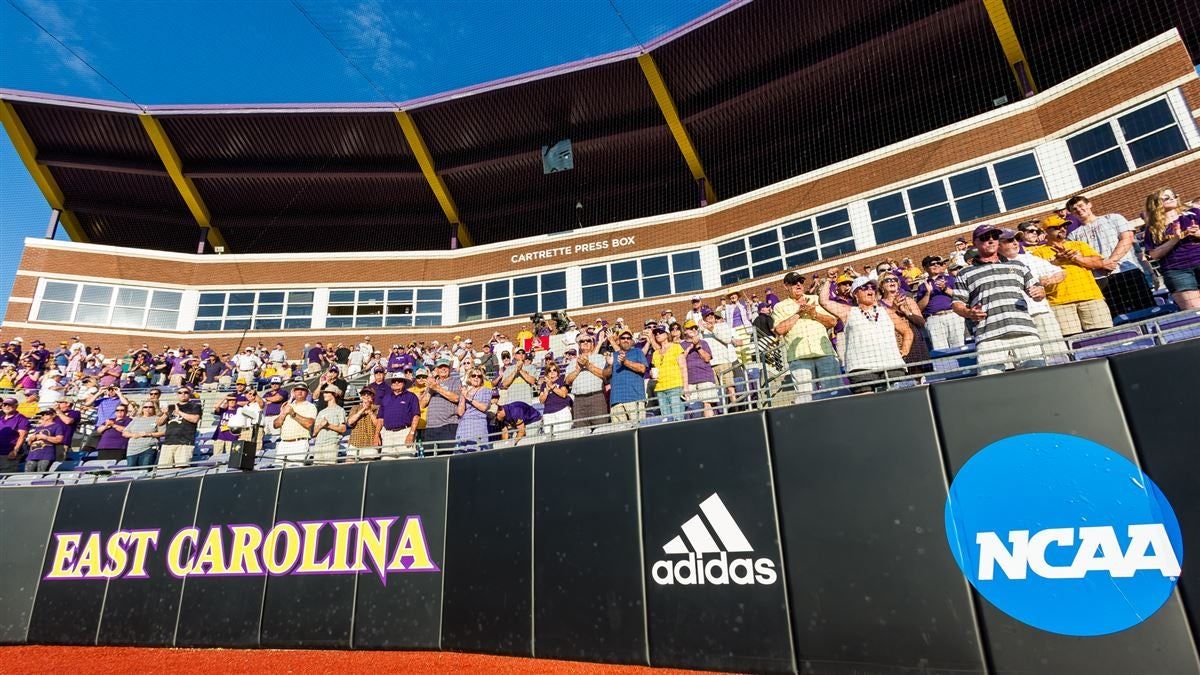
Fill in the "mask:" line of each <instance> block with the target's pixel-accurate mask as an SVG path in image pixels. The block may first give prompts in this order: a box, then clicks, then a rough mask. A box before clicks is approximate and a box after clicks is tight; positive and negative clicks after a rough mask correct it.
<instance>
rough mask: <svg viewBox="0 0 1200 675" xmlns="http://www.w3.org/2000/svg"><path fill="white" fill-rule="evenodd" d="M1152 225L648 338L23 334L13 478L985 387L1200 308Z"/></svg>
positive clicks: (963, 259) (1194, 234)
mask: <svg viewBox="0 0 1200 675" xmlns="http://www.w3.org/2000/svg"><path fill="white" fill-rule="evenodd" d="M1143 220H1144V230H1143V232H1142V233H1141V235H1140V237H1139V236H1138V235H1137V233H1136V232H1135V228H1134V227H1133V225H1132V224H1130V222H1129V221H1128V220H1126V219H1125V218H1124V217H1122V216H1120V215H1118V214H1111V213H1110V214H1104V215H1098V214H1097V213H1096V210H1095V209H1094V208H1093V206H1092V204H1091V202H1090V201H1089V200H1088V199H1087V198H1086V197H1084V196H1076V197H1072V198H1071V199H1070V200H1069V201H1068V202H1067V204H1066V206H1065V207H1064V208H1063V209H1062V210H1060V211H1058V212H1056V213H1052V214H1048V215H1047V216H1045V217H1044V218H1041V219H1038V220H1029V221H1026V222H1022V223H1020V224H1019V226H1018V227H1017V228H1016V229H1008V228H1000V227H995V226H992V225H988V224H984V225H980V226H978V227H976V228H975V229H974V231H973V233H972V236H971V238H970V241H968V240H967V239H966V238H962V239H959V240H958V241H956V242H955V243H954V247H953V250H951V251H949V252H948V253H947V255H946V256H945V257H941V256H935V255H931V256H927V257H925V258H924V259H923V260H921V261H920V264H919V265H918V264H916V263H914V261H912V260H910V259H907V258H906V259H902V260H900V261H898V262H897V261H895V260H885V261H880V262H878V263H877V264H875V265H868V266H864V267H863V268H862V269H861V270H854V269H852V268H850V267H844V268H834V269H830V270H827V271H826V272H825V273H823V274H819V275H815V277H813V278H809V277H806V276H805V275H803V274H800V273H798V272H789V273H787V274H786V275H785V276H784V278H783V287H784V292H783V297H782V298H780V297H778V296H776V295H775V294H774V293H773V292H772V291H771V290H770V289H767V290H766V292H765V294H764V297H763V298H762V299H761V300H760V299H759V298H758V297H757V295H754V294H752V295H751V296H750V297H749V298H745V297H743V295H742V293H740V292H738V291H734V292H730V293H728V294H726V295H724V296H723V297H720V298H716V299H714V300H712V301H710V302H705V300H704V299H703V298H701V297H695V298H693V299H692V302H691V308H690V309H689V310H688V312H687V313H686V315H685V316H683V317H682V318H676V317H675V316H674V314H673V312H672V311H671V310H669V309H668V310H662V311H661V312H660V313H659V315H658V316H656V317H651V318H648V319H646V320H644V321H642V322H641V323H640V325H635V324H632V323H627V322H626V321H625V320H624V319H623V318H616V319H615V320H614V321H613V322H612V323H609V322H608V321H606V320H604V319H599V320H596V321H595V323H593V324H590V325H582V326H581V325H577V324H576V323H574V322H572V321H570V319H569V318H567V317H566V316H565V315H564V314H558V315H554V316H541V315H539V316H537V317H535V318H534V321H533V325H531V326H530V327H529V328H528V329H525V330H522V331H521V332H520V333H518V334H516V335H514V336H513V337H512V338H511V339H510V338H509V336H507V335H505V334H503V333H500V332H496V333H494V334H493V335H492V337H491V339H490V340H489V341H488V342H486V343H484V344H480V345H475V344H474V343H473V340H472V339H471V338H462V337H460V336H455V337H454V338H453V339H451V340H448V341H446V342H445V343H442V342H440V341H438V340H432V341H429V342H426V341H420V340H413V341H409V342H407V343H401V342H397V343H395V344H392V345H390V347H389V348H386V349H384V348H381V347H379V346H377V345H375V344H373V343H372V338H371V336H365V337H364V338H363V339H362V341H361V342H359V343H358V344H355V345H347V344H343V343H336V344H335V343H329V344H323V343H320V342H318V343H316V344H315V345H311V346H306V347H305V349H304V353H303V354H299V355H295V357H298V358H293V355H289V354H288V353H287V352H286V350H285V349H284V346H283V345H282V344H276V345H274V346H273V347H269V346H267V345H265V344H263V343H261V342H260V343H258V344H256V345H251V346H247V347H245V348H244V349H242V350H240V351H238V352H237V353H218V352H217V351H216V350H214V349H212V348H211V347H210V346H209V345H208V344H201V345H200V348H199V350H198V351H193V350H192V349H189V348H185V347H182V346H181V347H177V348H171V347H169V346H167V345H164V346H163V348H162V349H161V350H159V351H158V352H157V353H155V351H154V350H151V349H150V348H149V347H148V346H147V345H142V346H141V347H140V348H136V349H132V350H129V351H128V352H127V353H126V354H122V355H119V356H118V355H110V354H106V353H105V352H104V349H103V347H101V346H100V345H85V344H83V343H82V342H80V341H79V340H78V339H77V338H76V339H74V340H73V341H63V342H61V343H60V344H59V345H58V346H57V348H54V349H52V347H51V346H50V345H47V344H44V343H42V342H40V341H38V340H34V341H32V342H31V343H30V344H29V345H25V344H24V341H23V340H22V339H20V338H16V339H14V340H12V341H11V342H9V343H8V344H7V345H5V346H4V350H3V351H2V352H0V391H12V392H13V394H8V393H4V394H0V396H3V400H2V403H0V472H10V471H15V470H17V468H18V467H19V465H20V463H21V462H22V461H24V465H25V468H26V470H28V471H45V470H46V469H47V468H48V467H49V466H50V465H51V464H52V463H53V462H54V461H57V460H62V459H64V458H65V457H66V456H67V453H68V451H69V450H72V451H73V449H74V448H75V447H76V446H78V447H79V451H80V452H90V451H93V450H94V451H95V452H97V454H98V455H99V457H100V458H102V459H104V458H108V459H126V460H127V463H128V464H129V465H131V466H146V465H152V464H156V463H157V464H158V465H160V466H172V465H180V464H186V463H187V462H189V461H191V460H192V458H193V452H194V450H195V447H196V441H197V434H198V432H199V431H200V430H201V429H204V430H205V433H208V432H207V429H208V428H209V427H211V428H212V432H211V433H212V436H211V441H212V447H213V451H214V453H215V454H225V453H227V452H229V451H230V450H232V449H233V448H234V445H235V444H236V443H252V444H256V445H257V446H258V447H259V448H261V447H262V443H263V440H264V439H271V440H273V441H275V454H276V456H277V457H278V458H280V459H281V460H282V461H284V462H285V463H287V464H299V463H305V462H316V463H331V462H335V461H337V459H338V456H339V452H340V449H341V447H342V445H343V442H344V443H345V445H347V446H348V448H349V449H350V452H351V453H352V454H353V455H354V456H356V457H359V458H373V457H380V456H382V457H410V456H420V455H421V454H422V453H423V452H425V451H426V449H427V448H429V447H439V448H446V447H453V448H456V449H457V450H459V451H471V450H477V449H486V448H488V447H489V446H490V444H491V442H492V439H494V438H496V437H497V436H499V437H501V438H505V439H507V438H510V437H513V438H516V439H520V438H522V437H524V436H525V435H526V434H531V433H535V432H537V431H539V430H541V431H548V432H552V433H562V432H564V431H566V430H568V429H572V428H586V427H592V426H599V425H605V424H612V423H615V424H622V423H636V422H639V421H641V420H643V419H645V418H646V417H647V416H655V417H660V418H664V419H666V420H675V419H682V418H684V417H692V416H695V417H699V416H705V417H708V416H712V415H715V414H720V413H723V412H727V411H732V410H737V409H739V408H740V407H742V406H745V405H750V404H752V403H754V402H756V401H757V402H762V401H765V400H772V399H774V397H776V396H778V395H779V394H780V387H779V386H778V385H779V384H783V383H784V382H786V386H787V388H788V390H789V395H790V398H789V399H788V400H789V401H790V400H810V399H812V398H821V397H825V396H830V395H834V394H837V393H839V392H855V393H859V392H866V391H872V390H880V389H884V388H889V387H896V386H912V385H913V384H916V383H917V382H919V381H920V378H921V376H922V375H923V374H924V373H927V372H929V370H930V369H931V366H930V360H929V359H930V356H931V354H932V355H934V356H936V355H938V354H942V353H946V352H947V351H954V350H956V349H961V348H964V347H965V346H967V345H968V343H970V342H973V343H974V349H975V352H976V355H977V360H978V368H979V372H980V373H981V374H991V373H996V372H1001V371H1003V370H1005V369H1008V368H1016V367H1025V366H1032V365H1040V364H1044V363H1047V362H1055V361H1056V360H1064V359H1065V358H1066V354H1067V347H1066V344H1065V342H1064V340H1065V338H1068V337H1071V336H1074V335H1077V334H1079V333H1083V332H1085V331H1090V330H1097V329H1103V328H1108V327H1111V326H1112V325H1113V316H1114V315H1119V314H1124V313H1128V312H1133V311H1137V310H1139V309H1142V308H1145V307H1149V306H1152V305H1153V304H1154V302H1155V301H1154V298H1153V297H1152V295H1151V292H1152V289H1153V288H1154V287H1155V286H1156V285H1157V279H1158V278H1159V277H1161V278H1162V280H1163V282H1164V283H1165V286H1166V289H1167V291H1168V292H1169V293H1170V294H1171V297H1172V299H1173V301H1174V302H1175V303H1176V304H1177V305H1178V306H1179V307H1180V308H1183V309H1194V308H1198V307H1200V208H1197V205H1196V204H1195V203H1191V204H1188V205H1187V206H1186V207H1184V206H1182V205H1180V200H1179V198H1178V196H1177V195H1176V194H1175V193H1174V192H1173V191H1171V190H1168V189H1163V190H1158V191H1156V192H1155V193H1153V194H1151V195H1149V196H1148V197H1147V200H1146V210H1145V213H1144V214H1143ZM1151 263H1153V264H1151ZM784 375H786V376H787V377H786V378H785V377H783V376H784ZM789 380H790V381H789ZM762 382H774V383H776V385H768V386H769V387H770V389H769V390H767V391H759V385H760V383H762ZM285 385H286V386H287V388H286V389H285ZM205 391H214V392H219V393H216V394H214V395H211V396H210V397H209V398H212V396H215V400H216V403H215V405H208V406H205V405H202V404H201V402H200V399H199V398H198V397H197V394H203V393H204V392H205ZM133 392H137V393H136V394H134V393H133ZM18 396H19V398H18ZM164 398H167V399H170V401H169V402H167V401H164V400H163V399H164ZM347 402H350V403H351V404H352V405H349V406H348V407H349V409H347ZM206 407H207V409H206ZM81 421H86V423H87V424H85V425H81ZM85 428H87V429H90V431H88V432H87V433H86V437H85V438H84V437H82V436H81V439H82V440H81V441H80V442H79V443H73V440H75V435H76V432H77V431H82V430H83V429H85ZM206 440H207V439H206Z"/></svg>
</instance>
